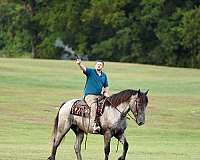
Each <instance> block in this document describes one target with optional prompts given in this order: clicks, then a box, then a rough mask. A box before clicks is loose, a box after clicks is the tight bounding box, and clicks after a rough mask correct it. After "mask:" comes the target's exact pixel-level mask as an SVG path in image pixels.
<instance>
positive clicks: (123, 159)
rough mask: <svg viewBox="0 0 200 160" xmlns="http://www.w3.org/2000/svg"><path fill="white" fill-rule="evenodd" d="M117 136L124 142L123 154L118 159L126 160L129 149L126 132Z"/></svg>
mask: <svg viewBox="0 0 200 160" xmlns="http://www.w3.org/2000/svg"><path fill="white" fill-rule="evenodd" d="M115 137H116V138H117V139H118V140H119V141H120V143H122V144H123V153H122V156H121V157H119V158H118V160H125V158H126V153H127V151H128V142H127V140H126V137H125V135H124V134H120V135H117V136H115Z"/></svg>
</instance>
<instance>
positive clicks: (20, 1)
mask: <svg viewBox="0 0 200 160" xmlns="http://www.w3.org/2000/svg"><path fill="white" fill-rule="evenodd" d="M199 5H200V1H199V0H186V1H182V0H1V1H0V30H1V32H0V57H23V56H31V57H33V58H50V59H60V58H61V57H62V56H63V55H65V54H66V50H65V47H64V48H63V47H58V46H56V45H55V44H56V41H58V40H59V41H61V42H62V45H63V46H68V47H71V48H72V49H73V50H74V51H75V53H76V54H78V55H79V56H84V55H87V56H88V58H89V59H90V60H94V59H103V60H106V61H119V62H134V63H146V64H156V65H167V66H178V67H192V68H200V18H199V17H200V6H199Z"/></svg>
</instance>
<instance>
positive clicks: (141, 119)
mask: <svg viewBox="0 0 200 160" xmlns="http://www.w3.org/2000/svg"><path fill="white" fill-rule="evenodd" d="M147 93H148V91H146V92H145V93H143V92H141V91H140V90H138V91H137V92H136V94H134V95H132V96H131V98H130V105H129V106H130V110H131V112H132V113H133V115H134V116H135V120H136V123H137V124H138V125H139V126H141V125H143V124H144V123H145V110H146V107H147V104H148V97H147Z"/></svg>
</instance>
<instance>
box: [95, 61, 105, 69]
mask: <svg viewBox="0 0 200 160" xmlns="http://www.w3.org/2000/svg"><path fill="white" fill-rule="evenodd" d="M95 69H96V70H97V71H101V70H102V69H103V63H102V62H97V63H96V64H95Z"/></svg>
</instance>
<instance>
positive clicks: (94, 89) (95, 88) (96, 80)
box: [83, 68, 108, 96]
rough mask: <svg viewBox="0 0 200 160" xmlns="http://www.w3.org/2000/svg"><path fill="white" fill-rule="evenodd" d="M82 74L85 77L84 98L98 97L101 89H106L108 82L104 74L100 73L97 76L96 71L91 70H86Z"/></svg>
mask: <svg viewBox="0 0 200 160" xmlns="http://www.w3.org/2000/svg"><path fill="white" fill-rule="evenodd" d="M83 73H84V74H85V75H86V76H87V81H86V84H85V89H84V96H87V95H89V94H92V95H100V94H101V91H102V88H103V87H104V88H105V87H108V80H107V76H106V74H105V73H103V72H101V75H100V76H99V75H98V73H97V72H96V70H95V69H92V68H86V71H85V72H83Z"/></svg>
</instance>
